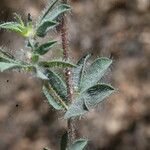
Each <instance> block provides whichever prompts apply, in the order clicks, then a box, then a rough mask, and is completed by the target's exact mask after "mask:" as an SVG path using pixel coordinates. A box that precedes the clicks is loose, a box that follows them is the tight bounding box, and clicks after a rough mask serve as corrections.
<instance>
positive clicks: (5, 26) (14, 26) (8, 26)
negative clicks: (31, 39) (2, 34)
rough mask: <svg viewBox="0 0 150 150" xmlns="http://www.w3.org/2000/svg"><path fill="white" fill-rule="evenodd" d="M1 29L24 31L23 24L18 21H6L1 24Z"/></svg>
mask: <svg viewBox="0 0 150 150" xmlns="http://www.w3.org/2000/svg"><path fill="white" fill-rule="evenodd" d="M0 29H5V30H8V31H12V32H17V33H22V26H21V25H20V24H19V23H16V22H6V23H3V24H0Z"/></svg>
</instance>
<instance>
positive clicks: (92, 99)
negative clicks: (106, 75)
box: [81, 84, 115, 110]
mask: <svg viewBox="0 0 150 150" xmlns="http://www.w3.org/2000/svg"><path fill="white" fill-rule="evenodd" d="M114 91H115V89H114V88H113V87H112V86H110V85H107V84H97V85H95V86H93V87H91V88H89V89H87V90H86V91H85V92H83V93H82V94H81V97H83V98H84V99H85V105H86V107H87V108H88V109H89V110H90V109H93V108H95V107H96V106H97V105H98V104H99V103H100V102H102V101H103V100H104V99H105V98H107V97H109V96H110V95H111V94H112V93H113V92H114Z"/></svg>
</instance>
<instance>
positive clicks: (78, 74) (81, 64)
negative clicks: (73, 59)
mask: <svg viewBox="0 0 150 150" xmlns="http://www.w3.org/2000/svg"><path fill="white" fill-rule="evenodd" d="M90 56H91V55H90V54H87V55H85V56H84V57H82V58H81V59H80V60H79V61H78V63H77V67H75V68H73V85H74V88H75V90H78V89H79V87H80V83H81V81H82V78H83V75H84V72H85V65H86V62H87V60H88V58H89V57H90Z"/></svg>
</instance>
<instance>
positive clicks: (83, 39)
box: [0, 0, 150, 150]
mask: <svg viewBox="0 0 150 150" xmlns="http://www.w3.org/2000/svg"><path fill="white" fill-rule="evenodd" d="M49 1H51V0H49ZM70 3H71V5H72V7H73V11H72V12H71V13H70V14H69V16H68V17H69V19H68V22H69V24H68V30H69V42H70V49H71V50H72V51H71V55H72V58H73V59H74V60H77V59H78V58H79V57H80V56H81V55H83V54H85V53H87V52H91V53H93V57H98V56H107V57H110V58H112V59H113V60H114V64H113V66H112V67H111V70H110V71H109V75H108V79H107V80H109V81H110V82H111V84H112V85H113V86H114V87H116V88H117V89H118V92H117V93H115V94H114V95H112V96H111V97H110V98H109V99H108V100H107V101H106V102H105V103H102V104H101V106H99V107H98V108H97V109H95V110H93V111H91V112H90V113H88V114H87V115H86V116H85V117H84V118H83V119H82V120H81V121H80V123H78V127H77V128H76V130H77V133H78V136H79V137H85V138H88V139H90V141H89V144H88V146H87V150H150V111H149V108H150V0H72V1H71V2H70ZM46 4H47V1H46V0H1V1H0V21H1V22H3V21H12V20H13V15H12V14H13V12H17V13H20V14H21V15H23V18H24V19H26V18H27V14H28V13H31V15H32V16H33V19H35V18H37V17H38V16H39V15H40V13H41V10H42V9H43V8H44V7H45V6H46ZM52 34H53V35H54V36H55V37H58V35H57V33H52ZM50 36H51V35H50ZM24 44H25V43H24V40H23V39H22V38H21V37H20V36H18V35H17V34H13V33H9V32H7V33H6V32H4V31H2V30H1V31H0V45H2V46H3V47H6V48H7V49H8V50H9V52H10V53H12V54H14V55H15V56H16V57H19V58H20V57H24V56H23V55H22V51H23V50H21V49H22V48H23V47H24ZM41 88H42V83H41V81H40V80H39V79H36V78H32V77H31V76H30V75H26V74H24V73H18V72H17V71H13V72H12V71H7V72H5V73H0V150H42V149H43V147H50V148H51V149H52V150H58V149H59V143H60V138H61V135H62V134H63V132H64V131H65V128H66V124H65V121H64V120H63V118H62V117H63V115H62V113H61V112H60V113H58V112H56V111H55V110H54V109H52V108H51V107H50V106H49V105H48V103H47V101H46V99H45V97H44V96H43V95H42V92H41Z"/></svg>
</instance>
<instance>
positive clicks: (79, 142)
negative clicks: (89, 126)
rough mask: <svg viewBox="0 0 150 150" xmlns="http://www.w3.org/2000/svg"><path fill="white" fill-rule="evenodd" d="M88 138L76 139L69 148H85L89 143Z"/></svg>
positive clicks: (74, 149) (73, 149)
mask: <svg viewBox="0 0 150 150" xmlns="http://www.w3.org/2000/svg"><path fill="white" fill-rule="evenodd" d="M87 142H88V140H86V139H79V140H76V141H75V142H74V143H73V144H72V145H71V147H70V148H69V150H83V149H84V148H85V146H86V145H87Z"/></svg>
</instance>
